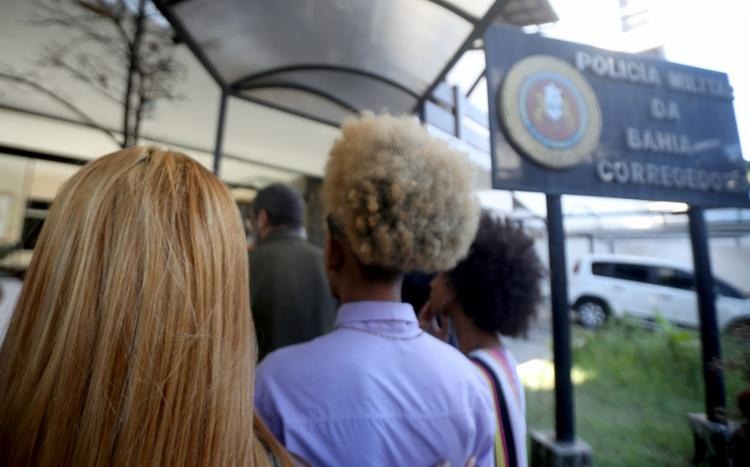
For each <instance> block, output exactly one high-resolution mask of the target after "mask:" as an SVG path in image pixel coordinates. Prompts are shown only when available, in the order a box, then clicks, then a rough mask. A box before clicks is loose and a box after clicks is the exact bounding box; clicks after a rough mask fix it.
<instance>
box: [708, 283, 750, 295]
mask: <svg viewBox="0 0 750 467" xmlns="http://www.w3.org/2000/svg"><path fill="white" fill-rule="evenodd" d="M714 282H715V283H716V291H717V292H718V293H719V295H721V296H723V297H728V298H745V296H744V295H743V294H742V292H740V291H739V290H737V289H735V288H734V287H732V286H731V285H729V284H727V283H726V282H724V281H721V280H719V279H714Z"/></svg>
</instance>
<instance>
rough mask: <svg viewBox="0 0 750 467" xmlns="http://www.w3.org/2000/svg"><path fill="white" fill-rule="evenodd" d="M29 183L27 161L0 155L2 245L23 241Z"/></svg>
mask: <svg viewBox="0 0 750 467" xmlns="http://www.w3.org/2000/svg"><path fill="white" fill-rule="evenodd" d="M28 182H29V166H28V162H27V160H26V159H23V158H19V157H12V156H6V155H2V154H0V198H2V199H0V245H8V244H12V243H16V242H18V241H19V240H20V239H21V231H22V229H23V214H24V211H25V209H26V190H27V187H28Z"/></svg>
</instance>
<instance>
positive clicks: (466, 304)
mask: <svg viewBox="0 0 750 467" xmlns="http://www.w3.org/2000/svg"><path fill="white" fill-rule="evenodd" d="M446 276H447V278H448V282H449V284H450V286H451V288H452V289H453V291H454V292H455V294H456V299H457V300H458V303H459V304H460V305H461V307H462V308H463V311H464V313H466V315H467V316H468V317H469V318H471V320H472V321H473V322H474V324H476V325H477V326H478V327H479V328H480V329H482V330H484V331H487V332H498V333H500V334H503V335H506V336H511V337H516V336H521V335H525V334H526V331H527V330H528V327H529V324H530V322H531V320H532V318H533V317H534V316H535V315H536V311H537V307H538V305H539V303H540V301H541V296H542V292H541V284H540V280H541V279H542V278H543V277H544V276H545V269H544V266H543V265H542V263H541V261H540V260H539V257H538V256H537V254H536V252H535V251H534V240H533V239H532V238H531V237H530V236H528V235H527V234H526V233H525V232H524V231H523V230H522V228H521V227H518V226H515V225H513V223H512V222H511V221H510V220H500V219H493V218H492V217H490V216H489V215H488V214H486V213H485V214H483V215H482V219H481V221H480V223H479V230H478V232H477V236H476V238H475V239H474V243H472V245H471V248H470V249H469V254H468V256H466V258H464V259H463V260H462V261H461V262H460V263H458V265H457V266H456V267H455V268H454V269H453V270H451V271H450V272H448V273H447V274H446Z"/></svg>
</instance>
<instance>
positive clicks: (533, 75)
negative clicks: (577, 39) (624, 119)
mask: <svg viewBox="0 0 750 467" xmlns="http://www.w3.org/2000/svg"><path fill="white" fill-rule="evenodd" d="M498 98H499V100H500V102H499V103H498V104H499V105H498V108H499V109H500V121H501V122H502V124H503V128H504V130H505V132H506V134H507V136H508V139H509V140H510V141H511V143H513V145H514V146H516V148H517V149H518V150H519V152H521V153H522V154H524V155H525V156H527V157H529V158H531V159H532V160H534V161H536V162H537V163H539V164H541V165H543V166H545V167H549V168H555V169H564V168H567V167H573V166H575V165H578V164H580V163H581V162H583V161H584V160H585V159H586V158H587V156H589V155H590V154H591V153H592V152H593V151H594V149H596V147H597V146H598V144H599V136H600V134H601V128H602V117H601V110H600V109H599V103H598V101H597V99H596V95H595V94H594V91H593V89H591V85H589V83H588V82H587V81H586V78H584V77H583V75H581V74H580V73H579V72H578V70H576V69H575V68H574V67H573V66H571V65H569V64H567V63H565V62H564V61H562V60H559V59H557V58H553V57H549V56H545V55H534V56H531V57H527V58H525V59H523V60H521V61H519V62H518V63H516V65H515V66H513V67H512V68H511V69H510V71H509V72H508V74H507V75H506V77H505V79H504V80H503V84H502V88H501V90H500V93H499V95H498Z"/></svg>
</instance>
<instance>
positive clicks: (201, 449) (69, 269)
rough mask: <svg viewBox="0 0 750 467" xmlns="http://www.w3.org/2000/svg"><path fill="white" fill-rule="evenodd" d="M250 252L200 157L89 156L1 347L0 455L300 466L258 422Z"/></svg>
mask: <svg viewBox="0 0 750 467" xmlns="http://www.w3.org/2000/svg"><path fill="white" fill-rule="evenodd" d="M244 252H245V237H244V234H243V229H242V224H241V221H240V216H239V213H238V210H237V208H236V205H235V203H234V201H233V200H232V197H231V196H230V194H229V192H228V190H227V189H226V187H225V186H224V185H223V184H222V183H221V182H220V181H219V180H218V179H217V178H216V177H215V176H213V175H212V174H211V173H210V172H208V171H207V170H206V169H204V168H203V167H202V166H200V165H199V164H198V163H197V162H195V161H193V160H192V159H190V158H189V157H188V156H185V155H183V154H180V153H175V152H171V151H167V150H161V149H156V148H147V147H134V148H129V149H124V150H121V151H118V152H116V153H113V154H110V155H108V156H105V157H102V158H100V159H97V160H95V161H93V162H91V163H89V164H87V165H86V166H85V167H83V168H82V169H81V170H80V171H79V172H78V173H77V174H76V175H74V176H73V177H72V178H71V179H70V180H69V181H68V182H67V183H66V184H65V185H64V186H63V188H62V190H61V191H60V193H59V194H58V196H57V198H56V199H55V201H54V203H53V205H52V208H51V210H50V213H49V216H48V217H47V220H46V222H45V225H44V228H43V229H42V232H41V235H40V237H39V241H38V243H37V246H36V249H35V251H34V257H33V260H32V263H31V265H30V267H29V270H28V273H27V276H26V282H25V284H24V288H23V292H22V294H21V297H20V299H19V302H18V305H17V307H16V310H15V314H14V316H13V318H12V321H11V323H10V327H9V329H8V332H7V335H6V337H5V341H4V343H3V346H2V349H1V350H0V388H2V389H1V390H0V464H1V465H55V466H58V465H76V466H94V465H138V466H141V465H143V466H145V465H169V466H180V465H212V466H213V465H217V466H219V465H220V466H247V465H270V464H271V463H276V464H281V465H288V464H289V458H288V456H287V454H286V453H285V452H284V451H283V448H281V447H280V445H279V444H278V443H277V442H276V441H275V440H274V439H273V437H272V436H270V435H269V433H268V431H267V430H265V429H264V427H263V425H262V423H260V421H259V420H256V421H255V430H254V428H253V425H254V419H253V405H252V401H253V380H254V372H255V360H256V352H257V350H256V345H255V334H254V330H253V324H252V317H251V315H250V309H249V297H248V295H249V293H248V288H247V261H246V255H245V254H244ZM254 432H256V433H260V435H254Z"/></svg>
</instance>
